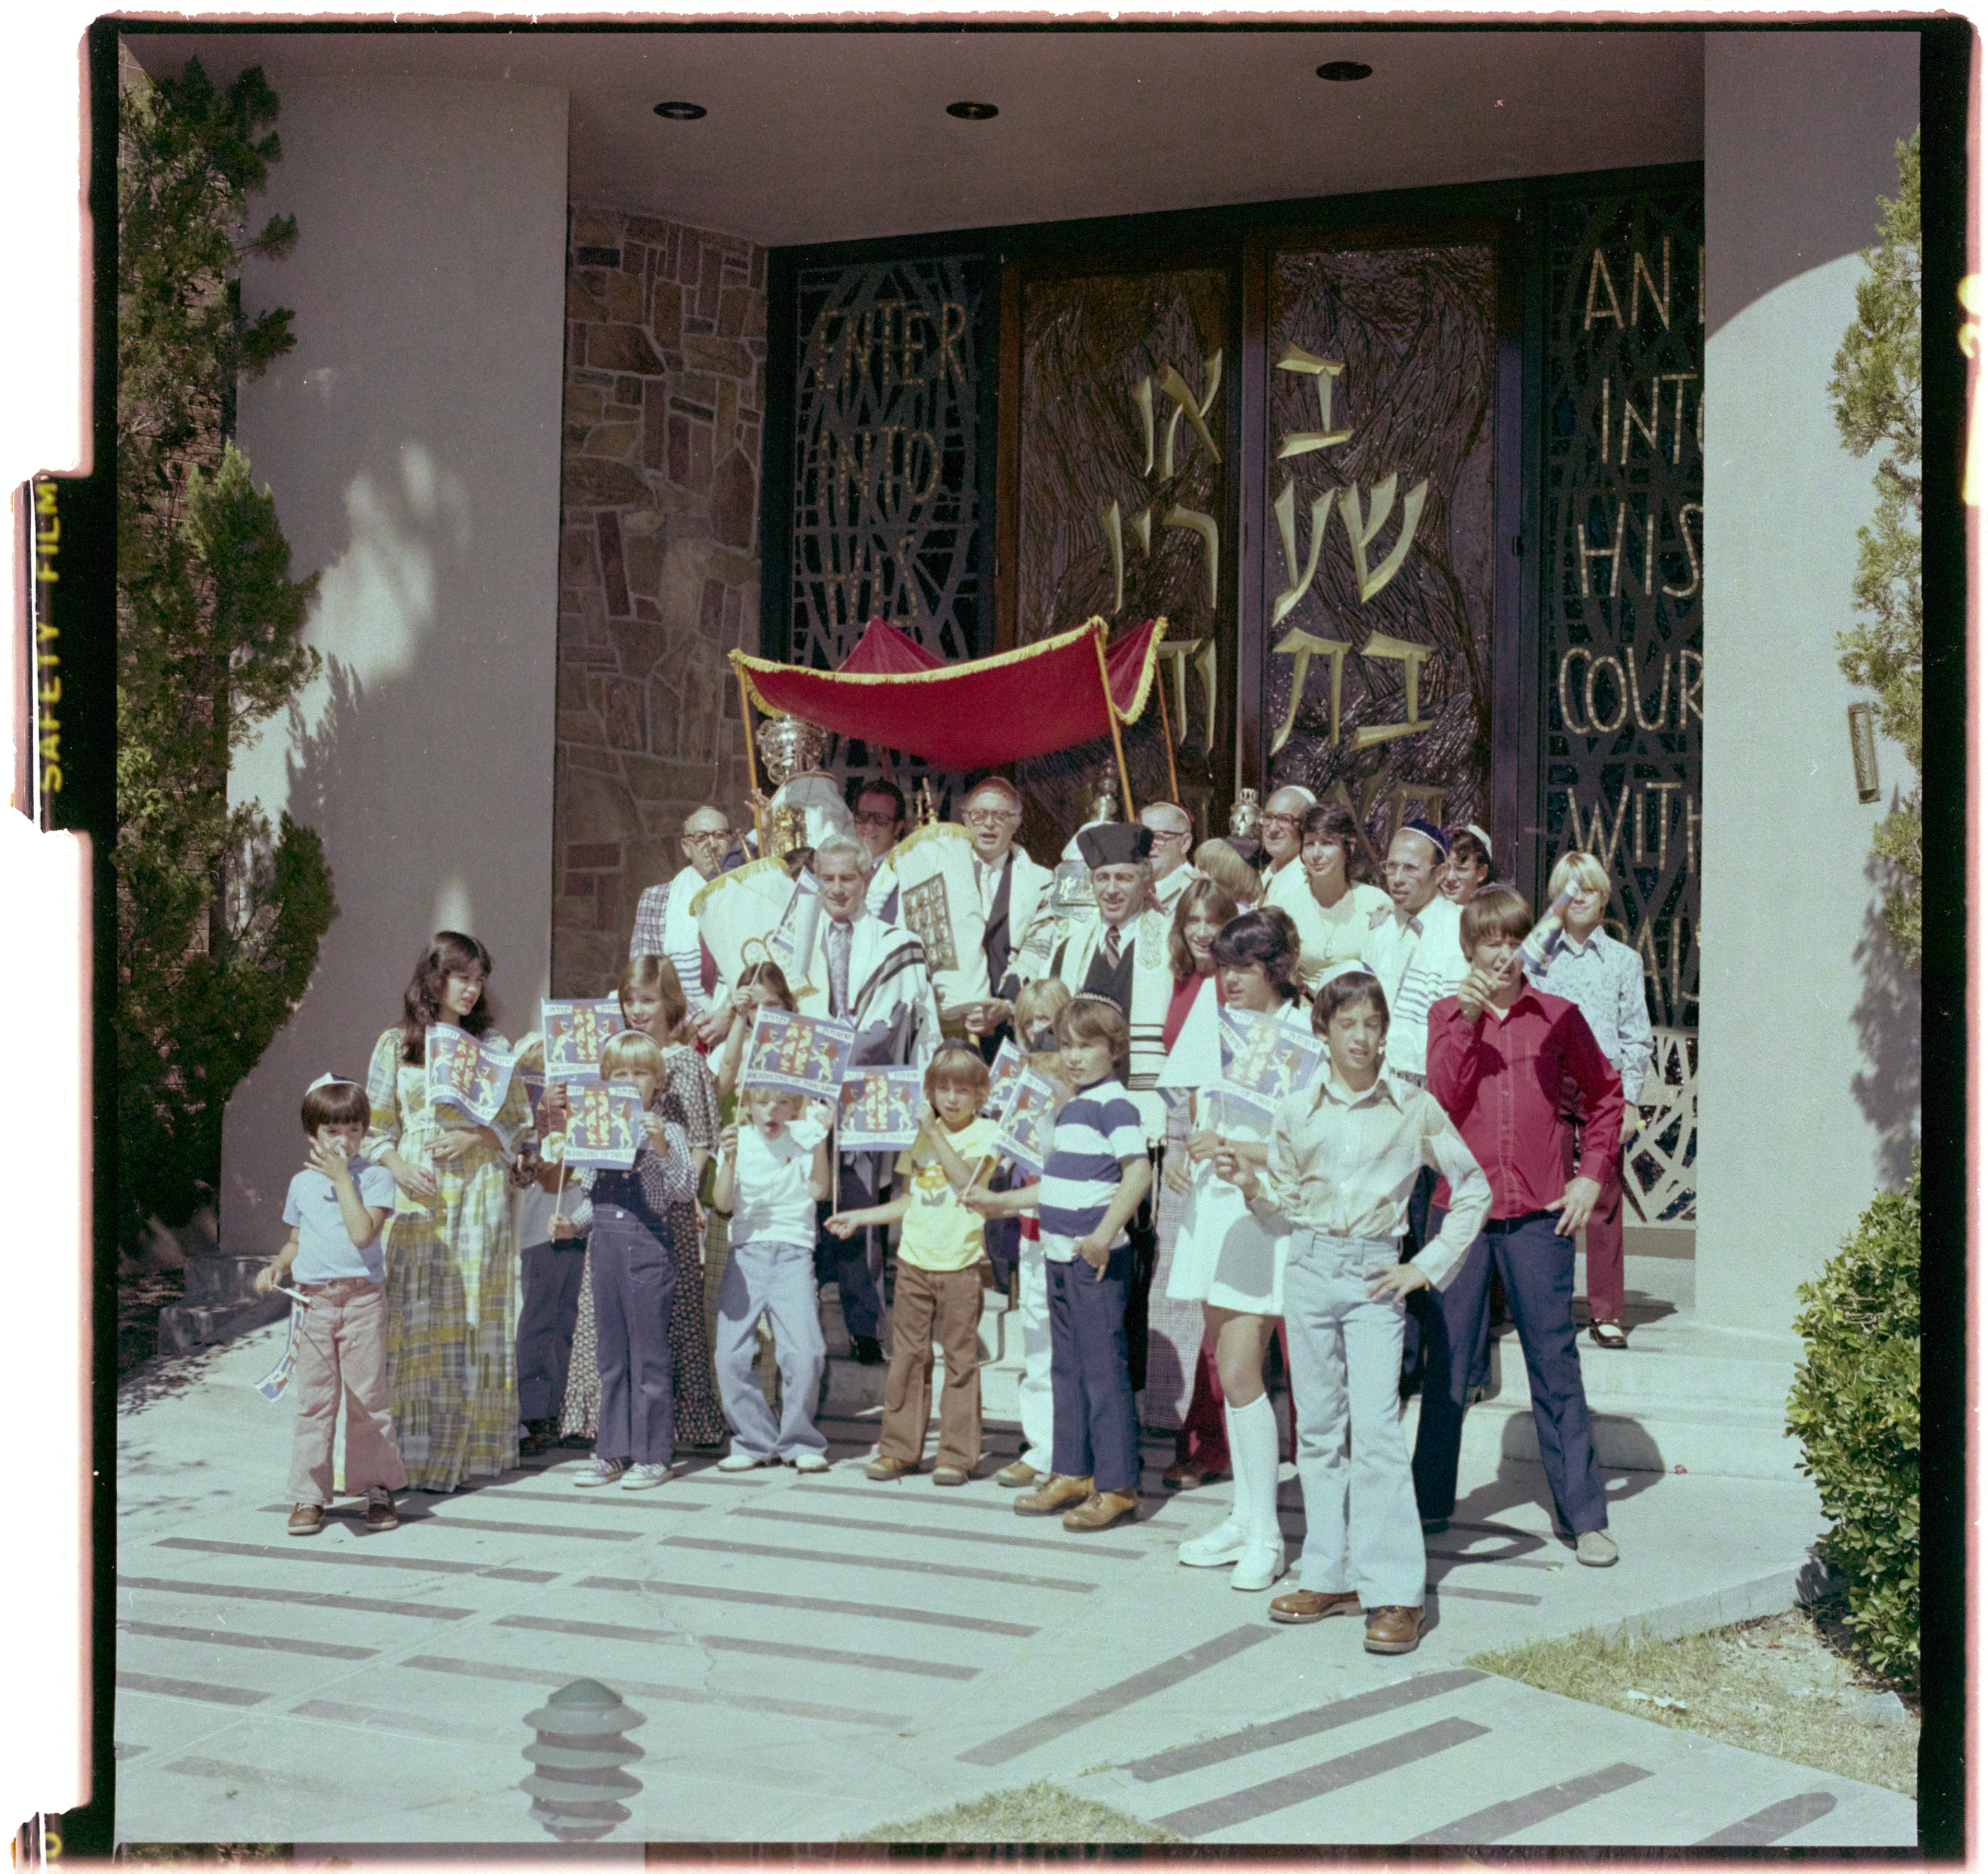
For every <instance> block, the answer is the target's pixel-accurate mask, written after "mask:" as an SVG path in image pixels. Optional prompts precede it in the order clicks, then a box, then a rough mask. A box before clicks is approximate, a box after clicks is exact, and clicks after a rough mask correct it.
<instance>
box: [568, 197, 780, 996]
mask: <svg viewBox="0 0 1988 1874" xmlns="http://www.w3.org/2000/svg"><path fill="white" fill-rule="evenodd" d="M765 367H766V250H765V249H762V248H759V247H755V246H754V245H752V243H751V242H749V241H746V240H745V239H742V238H740V237H739V236H738V235H726V234H718V233H714V232H712V231H711V230H709V229H708V228H688V227H685V226H684V225H682V224H681V223H679V222H667V221H658V220H656V219H654V218H651V217H647V216H644V215H628V214H623V213H621V212H620V211H616V210H613V209H602V208H576V209H574V210H573V212H572V215H571V217H570V224H569V228H568V234H567V255H566V401H565V418H564V436H563V445H562V474H561V479H560V613H559V688H558V695H559V703H558V712H559V713H558V728H557V750H556V756H555V764H554V770H553V947H552V993H553V994H554V995H555V996H587V995H601V994H605V993H607V992H608V991H610V989H612V988H613V986H614V973H615V972H616V970H617V969H618V968H619V967H620V964H621V962H622V961H623V959H625V957H626V956H627V949H628V935H629V932H630V931H631V929H632V928H633V927H634V919H635V904H636V901H637V898H639V897H640V896H641V893H642V891H643V890H644V888H646V887H647V886H649V885H654V884H655V883H656V882H657V881H658V880H660V879H663V878H668V877H669V876H670V875H671V874H673V873H674V871H676V870H677V869H678V867H679V866H681V864H682V863H683V861H682V860H681V858H680V857H679V855H678V848H677V845H676V841H675V834H676V832H677V830H678V827H680V826H681V824H682V823H683V819H684V817H685V814H688V813H690V812H691V810H693V809H694V808H696V807H702V806H706V805H716V806H719V807H723V808H724V809H725V810H726V812H728V813H729V814H732V816H734V818H735V819H736V818H737V817H738V816H739V815H740V814H742V812H743V810H744V804H743V803H744V801H745V793H746V776H745V753H744V749H743V746H742V739H741V731H740V729H739V715H738V692H737V688H736V685H735V684H734V683H733V682H732V675H731V670H730V667H729V665H727V664H726V662H725V652H726V651H729V650H730V649H731V648H733V647H734V646H735V645H741V644H742V645H744V646H745V648H748V649H752V650H756V649H757V648H758V644H759V461H760V457H759V444H760V431H761V420H762V411H763V408H764V404H765V394H764V393H765Z"/></svg>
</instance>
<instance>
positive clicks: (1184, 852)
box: [1139, 800, 1201, 918]
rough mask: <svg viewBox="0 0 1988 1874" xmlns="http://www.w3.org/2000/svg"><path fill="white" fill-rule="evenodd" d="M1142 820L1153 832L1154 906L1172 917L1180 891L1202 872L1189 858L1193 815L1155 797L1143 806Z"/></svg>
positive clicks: (1142, 823)
mask: <svg viewBox="0 0 1988 1874" xmlns="http://www.w3.org/2000/svg"><path fill="white" fill-rule="evenodd" d="M1139 820H1140V824H1141V825H1142V826H1145V827H1150V828H1151V830H1152V835H1153V857H1152V867H1153V884H1152V902H1153V908H1154V909H1155V911H1157V912H1161V913H1162V914H1163V915H1165V916H1166V917H1167V918H1171V917H1172V916H1173V915H1174V908H1175V905H1178V903H1179V902H1180V895H1181V894H1182V892H1183V891H1185V890H1186V889H1187V888H1188V886H1189V885H1192V884H1193V883H1194V881H1195V880H1196V879H1197V878H1199V877H1200V876H1201V874H1200V873H1199V871H1196V870H1195V868H1194V867H1193V866H1192V865H1191V864H1188V852H1189V851H1191V850H1192V847H1193V845H1194V817H1193V816H1192V814H1189V813H1188V810H1187V809H1186V808H1185V807H1180V806H1177V805H1176V804H1175V803H1174V802H1172V801H1171V800H1155V801H1154V802H1153V803H1152V804H1151V806H1150V807H1141V808H1140V810H1139Z"/></svg>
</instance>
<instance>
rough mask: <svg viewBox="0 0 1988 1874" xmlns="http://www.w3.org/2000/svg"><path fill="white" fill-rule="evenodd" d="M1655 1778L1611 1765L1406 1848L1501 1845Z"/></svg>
mask: <svg viewBox="0 0 1988 1874" xmlns="http://www.w3.org/2000/svg"><path fill="white" fill-rule="evenodd" d="M1651 1774H1653V1773H1652V1772H1651V1771H1648V1770H1639V1769H1638V1768H1637V1767H1636V1766H1635V1764H1610V1765H1609V1766H1608V1768H1607V1769H1605V1770H1596V1771H1591V1772H1590V1773H1589V1774H1587V1775H1586V1776H1584V1777H1570V1778H1568V1779H1567V1781H1566V1782H1564V1783H1549V1784H1547V1786H1546V1788H1543V1789H1536V1790H1534V1791H1533V1792H1532V1793H1531V1794H1530V1795H1525V1796H1514V1797H1513V1798H1512V1799H1511V1800H1510V1801H1509V1802H1494V1803H1493V1804H1492V1805H1491V1806H1490V1808H1488V1809H1479V1810H1477V1811H1475V1812H1474V1813H1472V1814H1471V1815H1462V1816H1459V1817H1458V1818H1457V1819H1456V1820H1455V1822H1447V1823H1445V1824H1444V1825H1443V1826H1442V1828H1432V1829H1431V1830H1430V1831H1429V1832H1428V1834H1427V1835H1416V1836H1415V1837H1413V1838H1412V1839H1411V1840H1410V1841H1409V1842H1407V1843H1406V1844H1405V1845H1406V1846H1408V1847H1411V1848H1419V1847H1422V1846H1424V1845H1427V1846H1428V1847H1432V1848H1446V1847H1451V1846H1455V1845H1461V1844H1463V1843H1466V1842H1502V1841H1503V1840H1504V1838H1506V1836H1507V1835H1516V1834H1517V1833H1518V1832H1519V1831H1520V1829H1522V1828H1531V1827H1532V1826H1533V1824H1534V1823H1536V1822H1549V1821H1550V1820H1551V1819H1552V1818H1554V1816H1556V1815H1565V1814H1566V1812H1567V1811H1568V1810H1569V1809H1577V1808H1580V1806H1581V1805H1582V1804H1583V1803H1584V1802H1592V1801H1594V1800H1595V1799H1596V1798H1597V1797H1600V1796H1607V1795H1613V1794H1614V1791H1617V1790H1618V1789H1627V1788H1628V1787H1629V1786H1630V1784H1632V1783H1640V1782H1641V1781H1643V1780H1644V1779H1645V1778H1646V1777H1648V1776H1650V1775H1651Z"/></svg>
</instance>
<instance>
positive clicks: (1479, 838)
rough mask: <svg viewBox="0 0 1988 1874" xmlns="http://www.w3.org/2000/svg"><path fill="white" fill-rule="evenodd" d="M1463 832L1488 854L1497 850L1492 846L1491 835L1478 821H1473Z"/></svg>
mask: <svg viewBox="0 0 1988 1874" xmlns="http://www.w3.org/2000/svg"><path fill="white" fill-rule="evenodd" d="M1463 830H1464V831H1465V832H1466V833H1467V834H1469V835H1470V837H1472V839H1474V840H1475V841H1476V842H1477V843H1478V844H1479V845H1480V846H1482V847H1483V848H1484V850H1485V851H1486V853H1487V854H1489V853H1492V852H1494V851H1496V850H1497V849H1496V847H1494V846H1493V844H1491V835H1490V834H1488V833H1486V831H1485V830H1484V829H1483V827H1480V826H1479V824H1477V822H1476V820H1472V822H1471V823H1470V824H1469V826H1467V827H1465V828H1464V829H1463Z"/></svg>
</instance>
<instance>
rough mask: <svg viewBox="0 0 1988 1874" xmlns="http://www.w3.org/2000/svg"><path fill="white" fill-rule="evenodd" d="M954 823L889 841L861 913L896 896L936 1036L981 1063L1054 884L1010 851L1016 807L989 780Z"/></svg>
mask: <svg viewBox="0 0 1988 1874" xmlns="http://www.w3.org/2000/svg"><path fill="white" fill-rule="evenodd" d="M960 818H961V820H963V821H964V822H965V824H964V825H962V826H954V825H952V824H949V823H948V822H945V821H939V822H937V823H935V824H933V825H931V826H928V827H920V828H919V829H918V830H917V831H916V832H915V833H913V834H911V835H909V836H908V837H907V838H904V839H902V840H901V841H898V844H897V845H896V846H894V847H893V848H892V849H891V851H890V853H889V854H887V856H886V858H884V861H882V862H881V864H879V865H878V867H877V871H876V874H875V876H874V878H872V879H871V884H870V897H869V905H870V908H871V910H872V911H873V912H879V913H880V914H881V908H882V907H883V906H884V905H885V904H886V903H887V902H888V901H889V898H890V896H891V894H892V893H893V892H894V893H896V895H897V899H898V922H900V923H901V924H902V925H904V928H905V929H907V930H909V931H911V932H913V933H914V934H915V935H916V936H917V937H918V939H919V941H920V942H921V943H923V944H924V945H925V958H926V961H927V962H928V963H929V964H930V965H931V979H932V989H933V991H934V993H935V995H936V996H937V998H938V1013H939V1020H940V1022H941V1023H942V1026H943V1027H944V1028H945V1033H947V1034H948V1035H949V1036H954V1037H963V1038H965V1039H969V1040H975V1041H977V1042H978V1043H979V1047H980V1051H981V1053H982V1054H984V1055H985V1056H986V1058H987V1059H988V1060H990V1061H991V1060H992V1059H993V1058H994V1056H995V1054H996V1052H997V1051H998V1050H999V1044H1000V1038H1001V1036H1002V1033H1004V1032H1006V1030H1007V1029H1008V1028H1009V1025H1010V1023H1011V1022H1012V1020H1013V1015H1014V1006H1013V1000H1014V996H1015V993H1016V990H1017V989H1019V988H1020V987H1021V979H1020V977H1019V975H1018V973H1017V972H1016V968H1015V962H1016V952H1018V951H1019V949H1020V948H1021V945H1022V939H1023V935H1024V934H1025V933H1026V932H1027V930H1028V929H1029V925H1031V924H1033V922H1035V921H1036V913H1037V912H1038V911H1040V909H1041V908H1042V905H1043V900H1044V899H1045V898H1046V896H1047V895H1048V893H1049V891H1050V885H1051V882H1052V881H1053V878H1054V874H1053V873H1052V872H1051V871H1050V869H1049V868H1048V867H1047V866H1045V865H1038V864H1036V862H1035V861H1034V860H1033V859H1032V858H1029V855H1028V854H1026V852H1024V851H1023V850H1022V849H1021V847H1019V846H1017V845H1016V844H1015V834H1016V830H1017V829H1018V828H1019V827H1020V825H1021V824H1022V797H1021V796H1020V795H1019V793H1016V790H1015V789H1014V788H1013V786H1010V785H1009V783H1008V782H1006V781H1005V780H1002V778H1001V777H1000V776H999V775H990V776H988V777H987V778H986V780H982V781H979V782H977V783H975V785H974V786H973V787H972V790H970V791H969V793H968V794H967V797H966V801H965V807H964V808H963V809H962V812H961V814H960Z"/></svg>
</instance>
